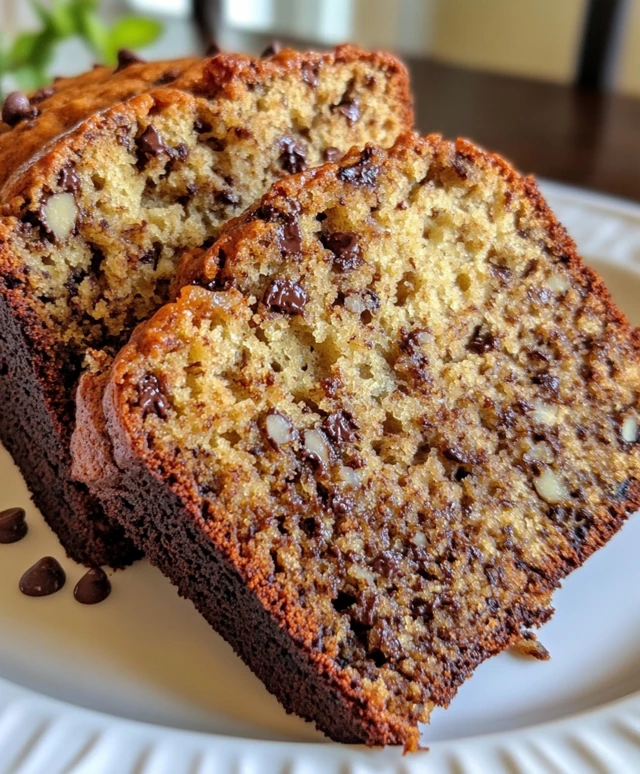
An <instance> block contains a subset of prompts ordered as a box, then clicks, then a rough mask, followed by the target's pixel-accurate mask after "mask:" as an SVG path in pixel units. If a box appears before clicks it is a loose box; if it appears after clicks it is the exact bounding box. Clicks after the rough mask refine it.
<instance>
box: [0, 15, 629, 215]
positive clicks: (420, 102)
mask: <svg viewBox="0 0 640 774" xmlns="http://www.w3.org/2000/svg"><path fill="white" fill-rule="evenodd" d="M65 3H67V4H68V3H71V4H72V5H77V6H78V7H81V6H85V5H86V6H87V7H91V9H92V12H94V13H95V15H96V16H97V18H98V19H99V20H100V22H101V23H102V24H103V25H104V29H106V30H110V29H111V30H115V29H116V27H117V25H118V24H119V20H122V18H123V17H125V18H126V17H133V18H134V19H136V18H138V17H142V18H143V19H144V20H151V21H153V22H157V23H159V24H158V25H156V26H154V27H148V28H147V29H146V33H143V31H142V27H141V26H140V25H138V28H137V30H138V32H135V31H132V29H133V28H131V29H128V31H127V30H124V26H123V25H121V28H120V29H121V30H123V32H122V33H121V34H120V35H118V34H116V33H115V32H114V35H115V37H114V38H113V39H114V40H115V39H118V40H120V39H121V40H122V41H123V42H124V43H130V44H131V45H129V46H128V47H132V48H140V47H141V52H142V53H143V54H144V55H145V56H147V57H149V58H172V57H179V56H185V55H193V54H199V53H202V52H203V51H204V50H205V49H206V46H207V45H208V44H209V43H211V42H212V41H215V42H216V43H217V44H218V45H219V46H220V47H221V48H222V49H225V50H233V51H248V52H252V53H259V52H260V51H261V50H262V49H263V48H264V47H265V45H266V44H267V43H268V42H270V41H271V40H273V39H274V38H276V39H278V40H280V41H282V42H283V43H290V44H292V45H293V46H294V47H299V48H303V47H315V48H323V47H327V46H331V45H334V44H336V43H341V42H345V41H352V42H355V43H358V44H359V45H361V46H364V47H382V48H386V49H390V50H392V51H395V52H396V53H399V54H401V55H402V56H403V57H404V58H405V60H406V61H407V64H408V65H409V67H410V69H411V72H412V76H413V87H414V93H415V98H416V112H417V123H418V128H419V129H420V130H421V131H422V132H431V131H438V132H441V133H443V134H445V135H446V136H454V135H463V136H467V137H470V138H472V139H474V140H475V141H477V142H478V143H480V144H482V145H484V146H485V147H487V148H489V149H491V150H497V151H499V152H500V153H502V154H503V155H505V156H506V157H508V158H510V159H511V160H512V161H513V162H514V163H515V164H516V166H518V167H519V168H520V169H521V170H522V171H524V172H535V173H537V174H539V175H540V176H543V177H548V178H552V179H555V180H559V181H564V182H567V183H572V184H577V185H582V186H586V187H591V188H595V189H599V190H602V191H606V192H609V193H612V194H615V195H618V196H622V197H626V198H631V199H636V200H640V0H102V2H99V0H40V3H34V2H29V0H0V35H1V38H0V62H1V59H2V56H4V57H5V60H6V54H7V52H10V51H11V44H12V41H15V39H16V36H18V35H21V34H22V35H24V34H25V33H29V32H30V31H33V30H37V29H38V28H39V25H40V26H42V24H43V23H44V22H43V19H46V18H48V17H46V13H45V16H44V17H43V15H42V13H41V11H42V9H45V11H46V10H47V9H48V10H49V11H51V10H52V9H53V11H55V9H56V8H58V7H64V6H65ZM90 28H91V25H88V29H87V30H86V33H87V34H85V36H84V37H85V39H83V38H82V36H81V37H77V36H69V37H65V36H64V35H61V36H60V37H61V39H60V41H59V42H56V45H55V46H52V52H51V57H50V61H48V62H47V64H46V67H45V68H44V69H45V70H46V75H47V77H51V76H53V75H66V74H71V73H74V72H79V71H81V70H83V69H87V68H89V67H90V66H91V65H92V64H93V62H94V61H95V60H96V58H99V57H97V52H98V53H102V51H103V48H101V46H100V45H99V42H100V40H102V38H100V35H102V34H103V33H102V32H101V31H100V30H99V29H98V30H97V32H95V34H94V33H92V31H91V29H90ZM92 35H93V40H91V37H92ZM136 35H137V37H136ZM96 41H97V42H96ZM138 43H139V44H140V45H136V44H138ZM92 44H93V45H92ZM107 48H108V47H107ZM107 48H105V49H104V50H107ZM105 56H107V57H108V54H106V55H105ZM103 58H104V57H103ZM5 64H6V62H5ZM9 69H10V68H9ZM16 77H17V78H18V80H19V79H20V77H21V76H20V72H17V73H11V72H9V70H8V68H7V67H6V66H5V77H4V79H3V81H6V82H3V86H4V88H5V91H6V90H7V89H8V88H10V87H14V86H15V83H14V82H13V81H15V79H16ZM12 79H13V80H12ZM18 85H22V84H18Z"/></svg>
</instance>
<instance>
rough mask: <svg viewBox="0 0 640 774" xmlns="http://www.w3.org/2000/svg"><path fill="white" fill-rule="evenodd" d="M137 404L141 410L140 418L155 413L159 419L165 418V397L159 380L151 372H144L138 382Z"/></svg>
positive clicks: (166, 404)
mask: <svg viewBox="0 0 640 774" xmlns="http://www.w3.org/2000/svg"><path fill="white" fill-rule="evenodd" d="M138 406H139V407H140V410H141V411H142V418H143V419H145V417H147V416H148V415H149V414H155V415H156V416H157V417H160V419H166V418H167V408H168V403H167V398H166V396H165V394H164V392H163V391H162V388H161V386H160V381H159V380H158V377H157V376H154V375H153V374H146V375H145V376H143V377H142V379H141V380H140V383H139V384H138Z"/></svg>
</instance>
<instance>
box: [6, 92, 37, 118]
mask: <svg viewBox="0 0 640 774" xmlns="http://www.w3.org/2000/svg"><path fill="white" fill-rule="evenodd" d="M37 115H38V108H35V107H32V106H31V103H30V102H29V97H27V95H26V94H25V93H24V92H22V91H12V92H11V94H9V95H8V96H7V98H6V99H5V101H4V105H3V106H2V120H3V121H4V122H5V124H9V126H15V125H16V124H19V123H20V121H25V120H26V119H31V118H35V117H36V116H37Z"/></svg>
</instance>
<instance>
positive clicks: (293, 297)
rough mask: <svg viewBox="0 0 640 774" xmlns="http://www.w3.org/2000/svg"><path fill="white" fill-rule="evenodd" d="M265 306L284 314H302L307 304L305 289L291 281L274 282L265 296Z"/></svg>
mask: <svg viewBox="0 0 640 774" xmlns="http://www.w3.org/2000/svg"><path fill="white" fill-rule="evenodd" d="M263 302H264V304H265V306H268V307H269V309H272V310H273V311H275V312H283V313H284V314H302V312H303V311H304V308H305V306H306V303H307V294H306V293H305V292H304V290H303V288H301V287H300V285H298V284H296V283H295V282H291V281H290V280H274V281H273V282H272V283H271V284H270V285H269V287H268V288H267V291H266V293H265V294H264V298H263Z"/></svg>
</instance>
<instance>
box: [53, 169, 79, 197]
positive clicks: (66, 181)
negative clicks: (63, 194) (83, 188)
mask: <svg viewBox="0 0 640 774" xmlns="http://www.w3.org/2000/svg"><path fill="white" fill-rule="evenodd" d="M58 185H59V186H60V188H62V190H63V191H68V192H69V193H77V192H78V191H79V190H80V178H79V177H78V173H77V171H76V168H75V167H74V166H73V165H72V164H67V166H66V167H62V169H61V170H60V174H59V175H58Z"/></svg>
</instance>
